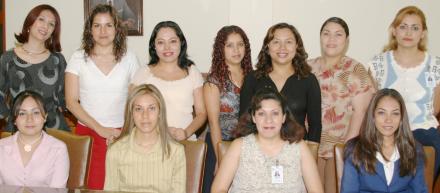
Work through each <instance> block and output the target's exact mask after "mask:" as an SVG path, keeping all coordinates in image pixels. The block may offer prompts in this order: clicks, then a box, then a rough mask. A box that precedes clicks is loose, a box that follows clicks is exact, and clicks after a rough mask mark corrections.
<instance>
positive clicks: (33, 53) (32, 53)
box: [21, 46, 47, 55]
mask: <svg viewBox="0 0 440 193" xmlns="http://www.w3.org/2000/svg"><path fill="white" fill-rule="evenodd" d="M21 49H22V50H23V51H24V52H26V53H27V54H29V55H41V54H44V53H46V52H47V49H46V48H45V49H44V50H43V51H40V52H32V51H29V50H27V49H26V48H25V47H24V46H21Z"/></svg>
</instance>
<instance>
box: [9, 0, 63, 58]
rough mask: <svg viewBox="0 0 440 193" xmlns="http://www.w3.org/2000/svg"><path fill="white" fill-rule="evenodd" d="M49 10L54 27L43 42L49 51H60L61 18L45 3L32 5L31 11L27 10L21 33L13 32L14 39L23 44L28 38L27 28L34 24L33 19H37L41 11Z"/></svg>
mask: <svg viewBox="0 0 440 193" xmlns="http://www.w3.org/2000/svg"><path fill="white" fill-rule="evenodd" d="M45 10H47V11H50V12H51V13H52V14H53V15H54V16H55V28H54V30H53V32H52V34H51V35H50V38H49V39H47V40H46V41H45V42H44V45H45V47H46V48H47V49H48V50H49V51H50V52H61V44H60V34H61V19H60V15H59V14H58V12H57V10H56V9H55V8H54V7H52V6H50V5H46V4H42V5H38V6H36V7H34V8H33V9H32V10H31V11H29V13H28V15H27V16H26V19H25V20H24V23H23V27H22V28H21V33H19V34H14V36H15V39H17V42H18V43H20V44H24V43H26V42H28V40H29V30H30V28H31V27H32V25H34V22H35V20H37V18H38V16H39V15H40V13H41V12H43V11H45Z"/></svg>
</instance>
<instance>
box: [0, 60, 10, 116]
mask: <svg viewBox="0 0 440 193" xmlns="http://www.w3.org/2000/svg"><path fill="white" fill-rule="evenodd" d="M7 58H8V52H6V53H3V54H2V56H1V57H0V119H5V118H6V117H8V115H9V108H8V106H7V104H6V102H7V101H6V96H7V93H8V89H9V85H8V80H7V77H8V76H7V73H8V72H7V70H6V69H7V65H8V64H7V63H8V59H7Z"/></svg>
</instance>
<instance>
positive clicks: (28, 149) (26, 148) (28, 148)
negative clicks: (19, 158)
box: [18, 133, 43, 152]
mask: <svg viewBox="0 0 440 193" xmlns="http://www.w3.org/2000/svg"><path fill="white" fill-rule="evenodd" d="M20 136H21V134H20V135H19V136H18V140H20V142H21V143H22V144H23V145H24V147H23V149H24V151H25V152H31V151H32V146H33V145H35V143H37V142H38V141H39V140H40V139H41V137H42V136H43V133H41V134H40V136H39V137H38V138H37V139H36V140H34V141H32V142H31V143H25V142H24V141H23V139H22V138H21V137H20Z"/></svg>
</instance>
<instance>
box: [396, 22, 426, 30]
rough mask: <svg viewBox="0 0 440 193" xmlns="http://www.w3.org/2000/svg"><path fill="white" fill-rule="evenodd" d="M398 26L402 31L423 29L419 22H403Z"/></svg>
mask: <svg viewBox="0 0 440 193" xmlns="http://www.w3.org/2000/svg"><path fill="white" fill-rule="evenodd" d="M397 28H398V29H399V30H401V31H407V30H411V31H413V32H418V31H420V30H421V27H420V26H419V25H417V24H413V25H408V24H401V25H399V26H398V27H397Z"/></svg>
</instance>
